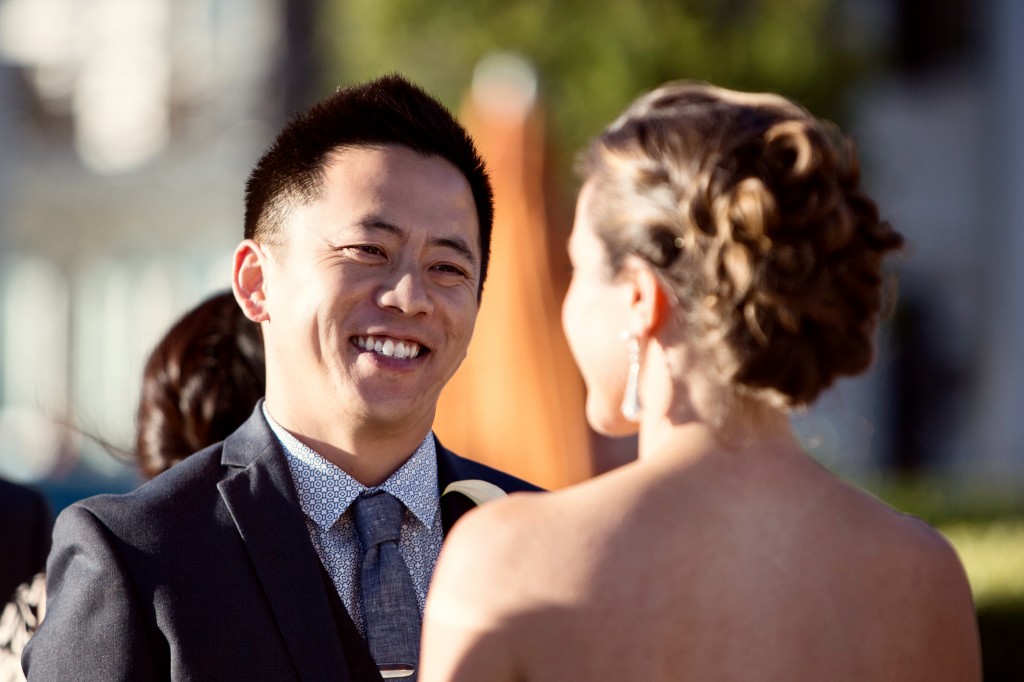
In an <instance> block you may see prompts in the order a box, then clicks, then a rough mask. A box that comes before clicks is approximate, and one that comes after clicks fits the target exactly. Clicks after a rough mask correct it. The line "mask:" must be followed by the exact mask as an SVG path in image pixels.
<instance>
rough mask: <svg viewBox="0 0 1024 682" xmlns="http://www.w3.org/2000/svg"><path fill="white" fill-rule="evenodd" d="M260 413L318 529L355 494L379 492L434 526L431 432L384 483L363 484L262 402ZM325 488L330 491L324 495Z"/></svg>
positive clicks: (334, 519)
mask: <svg viewBox="0 0 1024 682" xmlns="http://www.w3.org/2000/svg"><path fill="white" fill-rule="evenodd" d="M263 417H264V418H265V419H266V420H267V424H268V425H269V426H270V429H271V430H272V431H273V432H274V435H275V436H277V439H278V440H279V441H280V442H281V446H282V447H283V448H284V451H285V455H286V456H287V457H286V458H287V460H288V468H289V469H290V470H291V474H292V479H293V480H294V481H295V486H296V488H297V491H298V493H299V504H300V505H301V506H302V511H303V512H305V514H306V516H308V517H309V518H310V519H311V520H312V521H313V522H314V523H315V524H316V525H317V526H319V527H320V528H321V529H322V530H327V529H328V528H330V527H331V526H333V525H334V524H335V523H336V522H337V521H338V519H339V518H340V517H341V515H342V514H344V513H345V510H347V509H348V507H349V505H351V504H352V503H353V502H354V501H355V499H356V498H357V497H359V496H360V495H362V494H364V493H367V492H375V491H378V490H383V491H384V492H387V493H390V494H392V495H394V496H395V497H397V498H398V499H399V500H401V501H402V504H404V505H405V506H406V508H407V509H408V510H409V511H411V512H412V513H413V515H414V516H415V517H416V518H417V519H418V520H419V521H420V523H422V524H423V525H424V526H426V527H427V528H432V527H433V525H434V522H435V521H436V520H437V518H438V514H439V511H440V495H439V493H438V490H437V485H438V484H437V448H436V444H435V440H434V432H433V431H431V432H429V433H428V434H427V437H426V438H424V439H423V442H421V443H420V444H419V447H417V448H416V450H415V451H414V452H413V453H412V455H411V456H410V457H409V459H407V460H406V461H405V463H404V464H402V466H400V467H399V468H398V470H397V471H395V473H393V474H391V476H389V477H388V479H387V480H386V481H384V483H382V484H381V485H379V486H373V487H367V486H364V485H363V484H362V483H360V482H359V481H357V480H355V479H354V478H352V476H350V475H349V474H348V473H347V472H345V471H344V470H343V469H341V468H339V467H337V466H335V465H334V464H332V463H331V462H329V461H327V459H325V458H324V457H323V456H322V455H320V454H319V453H317V452H316V451H315V450H313V449H312V448H310V447H309V446H308V445H306V444H305V443H303V442H302V441H300V440H299V439H298V438H296V437H295V436H293V435H292V434H291V433H289V432H288V431H287V430H286V429H285V428H284V427H282V426H281V425H280V424H278V423H277V422H276V421H274V418H273V417H271V416H270V412H269V411H268V410H267V404H266V403H265V402H264V403H263ZM326 489H329V490H331V491H332V492H333V494H332V495H330V496H326V497H325V495H324V490H326Z"/></svg>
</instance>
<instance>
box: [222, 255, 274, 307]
mask: <svg viewBox="0 0 1024 682" xmlns="http://www.w3.org/2000/svg"><path fill="white" fill-rule="evenodd" d="M266 265H267V254H266V252H265V251H264V250H263V247H261V246H260V244H258V243H257V242H255V241H253V240H252V239H246V240H245V241H243V242H242V243H241V244H239V245H238V247H237V248H236V249H235V257H234V261H233V263H232V272H231V289H232V291H234V293H235V300H236V301H238V305H240V306H241V307H242V311H243V312H244V313H245V316H246V317H248V318H249V319H250V320H252V321H253V322H266V321H267V320H269V319H270V311H269V310H267V298H266V279H265V277H264V274H265V269H266Z"/></svg>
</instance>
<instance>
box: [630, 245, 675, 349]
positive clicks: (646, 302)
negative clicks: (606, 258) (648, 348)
mask: <svg viewBox="0 0 1024 682" xmlns="http://www.w3.org/2000/svg"><path fill="white" fill-rule="evenodd" d="M628 276H629V278H630V282H631V300H630V311H629V330H630V332H632V333H633V334H634V335H636V336H638V337H640V338H647V337H650V336H655V335H657V334H658V332H659V331H660V330H661V327H662V325H664V324H665V321H666V320H667V319H668V316H669V301H668V296H667V295H666V293H665V289H664V288H663V287H662V285H661V282H660V281H659V280H658V278H657V276H656V275H655V274H654V272H653V271H652V270H651V268H650V267H648V266H647V265H642V264H639V263H637V264H634V265H633V266H632V267H631V268H630V273H629V275H628Z"/></svg>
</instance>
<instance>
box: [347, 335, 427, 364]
mask: <svg viewBox="0 0 1024 682" xmlns="http://www.w3.org/2000/svg"><path fill="white" fill-rule="evenodd" d="M352 342H353V343H354V344H355V345H356V346H357V347H359V348H361V349H363V350H366V351H372V352H374V353H377V354H379V355H383V356H385V357H389V358H398V359H400V360H405V359H408V360H412V359H414V358H416V357H419V356H420V355H426V354H427V353H429V352H430V349H429V348H427V347H426V346H422V345H420V344H419V343H417V342H416V341H411V340H408V339H393V338H391V337H388V336H353V337H352Z"/></svg>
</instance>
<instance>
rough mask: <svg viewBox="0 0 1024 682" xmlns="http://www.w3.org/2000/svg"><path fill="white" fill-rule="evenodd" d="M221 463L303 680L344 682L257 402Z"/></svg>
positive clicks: (310, 560) (226, 495)
mask: <svg viewBox="0 0 1024 682" xmlns="http://www.w3.org/2000/svg"><path fill="white" fill-rule="evenodd" d="M222 462H223V463H224V464H225V465H227V466H229V467H235V468H236V473H234V474H233V475H230V474H229V475H228V477H227V478H225V480H223V481H221V482H220V484H218V488H219V489H220V493H221V496H222V497H223V499H224V501H225V503H226V504H227V507H228V510H229V511H230V513H231V516H232V517H233V518H234V521H235V525H236V526H237V528H238V532H239V534H240V535H241V537H242V540H243V542H244V543H245V546H246V549H247V550H248V552H249V557H250V558H251V560H252V563H253V566H254V567H255V569H256V574H257V575H258V576H259V579H260V582H261V583H262V586H263V589H264V591H265V593H266V595H267V600H268V601H269V602H270V606H271V609H272V610H273V612H274V616H275V618H276V619H277V623H278V626H279V627H280V629H281V633H282V635H283V637H284V640H285V644H286V645H287V647H288V651H289V653H290V655H291V659H292V662H293V663H294V665H295V669H296V670H297V671H298V672H299V678H300V679H302V680H310V681H313V680H316V681H320V680H343V681H346V682H347V681H349V680H351V679H352V678H351V677H350V675H349V671H348V665H347V662H346V659H345V653H344V651H343V649H342V645H341V641H340V639H339V635H338V632H337V629H336V627H335V622H334V616H333V614H332V612H331V609H330V605H329V602H328V595H327V593H326V592H325V587H324V583H323V580H322V577H321V572H320V560H319V558H318V557H317V555H316V551H315V550H314V549H313V546H312V543H311V542H310V540H309V532H308V530H307V529H306V524H305V520H304V518H303V514H302V511H301V508H300V507H299V502H298V499H297V496H296V493H295V489H294V485H293V484H292V480H291V474H290V473H289V471H288V465H287V462H286V460H285V456H284V453H283V452H281V449H280V445H279V444H278V442H277V439H276V438H275V437H274V435H273V432H271V431H270V427H269V426H267V423H266V420H265V419H264V418H263V415H262V403H261V404H260V405H257V407H256V410H255V411H254V412H253V415H252V416H251V417H250V418H249V420H248V421H247V422H246V423H245V424H244V425H243V426H242V427H241V428H240V429H239V430H238V431H236V432H235V433H234V434H232V435H231V436H230V437H229V438H228V439H227V441H225V443H224V454H223V458H222Z"/></svg>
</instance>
